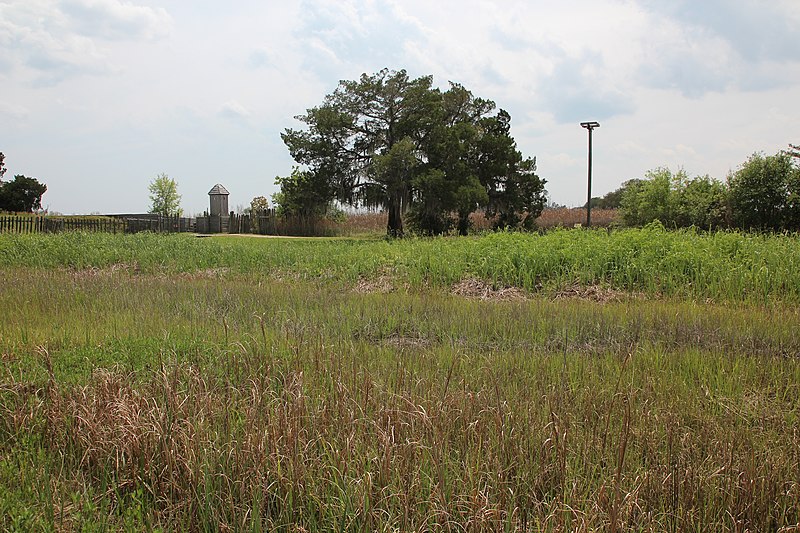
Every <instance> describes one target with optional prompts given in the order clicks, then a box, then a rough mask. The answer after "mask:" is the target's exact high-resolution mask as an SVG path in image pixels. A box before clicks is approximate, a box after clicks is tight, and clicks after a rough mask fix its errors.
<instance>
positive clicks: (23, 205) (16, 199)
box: [0, 175, 47, 213]
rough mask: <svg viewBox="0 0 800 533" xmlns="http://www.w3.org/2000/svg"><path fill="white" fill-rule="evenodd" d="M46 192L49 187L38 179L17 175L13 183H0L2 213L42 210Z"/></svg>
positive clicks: (0, 208) (0, 207)
mask: <svg viewBox="0 0 800 533" xmlns="http://www.w3.org/2000/svg"><path fill="white" fill-rule="evenodd" d="M46 191H47V185H45V184H44V183H39V180H37V179H36V178H29V177H26V176H22V175H16V176H14V179H13V180H11V181H5V182H0V211H14V212H19V213H22V212H24V213H30V212H32V211H33V210H35V209H41V208H42V195H43V194H44V193H45V192H46Z"/></svg>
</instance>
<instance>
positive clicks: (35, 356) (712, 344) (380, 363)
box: [0, 228, 800, 532]
mask: <svg viewBox="0 0 800 533" xmlns="http://www.w3.org/2000/svg"><path fill="white" fill-rule="evenodd" d="M798 265H800V245H799V244H798V241H797V238H796V237H793V236H772V237H765V236H749V235H740V234H733V233H731V234H725V233H720V234H716V235H710V236H709V235H703V234H697V233H692V232H665V231H663V230H661V229H659V228H649V229H645V230H625V231H618V232H617V231H615V232H611V233H608V232H606V231H591V232H587V231H555V232H551V233H547V234H545V235H542V236H526V235H519V234H498V235H488V236H485V237H477V238H465V239H410V240H405V241H400V242H390V241H383V240H376V241H367V240H335V239H328V240H310V239H261V238H236V237H220V238H204V239H198V238H194V237H190V236H186V235H178V236H158V235H146V234H141V235H134V236H122V235H116V236H114V235H100V234H97V235H86V234H60V235H51V236H36V235H28V236H0V309H2V310H3V313H2V317H1V318H0V354H1V357H2V365H3V368H2V370H3V376H2V378H0V528H2V529H8V530H48V529H49V530H78V529H80V530H90V531H91V530H98V531H99V530H109V529H111V530H117V529H128V530H131V529H132V530H139V529H163V530H170V531H171V530H251V531H317V530H326V531H330V530H337V531H342V530H343V531H373V530H378V531H426V530H440V531H484V530H488V531H497V530H507V531H572V530H583V531H591V530H611V531H628V530H636V531H725V530H730V531H745V530H750V531H784V532H787V531H793V530H794V529H791V528H796V527H797V524H798V522H800V430H798V427H800V420H799V418H800V327H799V326H800V310H798V306H797V303H798V299H800V298H798V296H800V279H798V278H800V274H798V273H797V266H798Z"/></svg>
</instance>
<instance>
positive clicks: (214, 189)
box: [208, 183, 230, 196]
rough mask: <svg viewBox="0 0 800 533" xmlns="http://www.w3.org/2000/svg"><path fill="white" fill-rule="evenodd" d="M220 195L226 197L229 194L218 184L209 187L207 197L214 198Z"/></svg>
mask: <svg viewBox="0 0 800 533" xmlns="http://www.w3.org/2000/svg"><path fill="white" fill-rule="evenodd" d="M221 194H225V195H228V194H230V193H229V192H228V189H226V188H225V187H223V186H222V185H221V184H219V183H217V184H216V185H214V186H213V187H211V190H210V191H208V195H209V196H215V195H221Z"/></svg>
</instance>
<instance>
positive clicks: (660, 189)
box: [620, 167, 686, 227]
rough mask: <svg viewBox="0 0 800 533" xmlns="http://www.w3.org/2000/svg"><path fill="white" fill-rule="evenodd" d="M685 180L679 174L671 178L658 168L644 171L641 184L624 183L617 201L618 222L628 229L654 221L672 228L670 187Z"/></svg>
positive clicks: (673, 197)
mask: <svg viewBox="0 0 800 533" xmlns="http://www.w3.org/2000/svg"><path fill="white" fill-rule="evenodd" d="M685 178H686V173H685V172H683V171H682V170H681V171H679V172H678V173H677V174H676V175H675V176H673V175H672V172H671V171H670V170H669V169H668V168H663V167H660V168H657V169H654V170H648V171H647V173H646V174H645V179H643V180H636V181H633V180H632V181H631V182H628V186H627V187H626V188H625V191H624V192H623V194H622V198H621V200H620V209H621V211H622V220H623V221H624V222H625V224H626V225H628V226H644V225H645V224H649V223H650V222H653V221H654V220H658V221H660V222H661V223H662V224H663V225H664V226H667V227H669V226H674V225H675V218H674V211H675V207H676V206H675V204H676V199H677V198H676V195H675V194H674V193H673V187H672V185H673V182H674V181H677V182H680V181H681V180H684V179H685Z"/></svg>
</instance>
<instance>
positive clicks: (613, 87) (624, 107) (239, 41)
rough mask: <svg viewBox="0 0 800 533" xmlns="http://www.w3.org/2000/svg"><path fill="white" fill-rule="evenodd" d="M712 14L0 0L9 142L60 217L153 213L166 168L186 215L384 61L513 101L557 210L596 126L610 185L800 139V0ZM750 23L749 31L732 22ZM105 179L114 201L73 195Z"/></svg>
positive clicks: (480, 4) (257, 185)
mask: <svg viewBox="0 0 800 533" xmlns="http://www.w3.org/2000/svg"><path fill="white" fill-rule="evenodd" d="M762 5H763V6H764V11H763V14H759V13H757V12H756V11H753V10H754V9H755V7H757V6H762ZM708 6H711V7H713V10H712V9H710V8H709V7H707V6H706V3H704V2H694V3H689V1H688V0H676V1H675V2H660V1H659V2H657V3H656V1H655V0H574V1H571V2H567V3H565V2H562V3H554V2H548V1H545V0H461V1H458V2H457V1H455V0H442V1H440V2H430V1H429V0H402V1H400V0H313V1H312V0H301V1H297V2H230V3H227V4H219V3H213V2H181V1H179V0H64V1H63V2H60V1H57V0H25V1H23V0H19V1H13V2H9V1H4V0H0V83H2V85H0V86H2V88H3V89H2V95H0V99H2V103H0V116H2V118H3V119H4V120H3V121H0V122H2V123H3V126H4V128H2V129H0V146H1V147H2V148H3V150H4V152H5V153H6V155H8V156H9V159H11V160H13V161H14V162H15V164H16V165H18V166H19V169H20V171H21V172H25V173H29V174H32V175H37V176H41V177H42V178H43V179H44V180H45V182H46V183H48V185H49V186H50V185H52V187H51V188H50V192H49V193H48V197H47V199H48V202H50V203H51V206H52V207H53V208H54V209H58V210H61V211H64V212H80V211H83V212H91V211H105V210H107V209H112V207H110V206H109V207H105V206H107V205H110V204H111V202H113V209H115V210H120V211H136V210H138V209H143V208H144V207H146V203H147V192H146V184H147V182H148V180H149V178H151V177H152V176H153V175H155V174H156V173H158V172H167V173H169V174H170V175H173V174H174V175H175V177H176V178H179V180H180V184H181V192H182V194H183V195H184V199H185V203H186V205H185V206H184V207H185V208H186V209H187V210H189V211H198V210H199V211H202V209H203V208H205V207H206V205H205V204H206V203H207V196H206V192H207V191H208V189H209V188H210V187H211V185H213V184H214V183H216V182H217V181H219V180H220V177H219V176H220V175H229V176H231V177H230V179H229V180H228V181H226V183H225V185H226V186H227V187H228V188H229V189H230V190H231V193H232V199H231V201H232V202H234V203H247V202H248V201H249V199H250V198H252V197H253V196H257V195H265V196H269V195H270V194H271V193H272V192H274V191H275V188H274V186H273V184H272V182H273V177H274V176H275V175H285V174H286V173H287V172H289V170H290V168H291V164H292V162H291V159H290V158H289V156H288V153H287V150H286V148H285V146H283V144H282V141H281V139H280V132H281V131H282V130H283V129H284V128H287V127H302V125H301V124H298V123H297V122H295V121H294V119H293V118H292V117H294V116H295V115H298V114H302V113H303V111H304V110H305V109H307V108H309V107H312V106H315V105H318V104H319V103H320V102H321V101H322V99H323V98H324V96H325V95H326V94H327V93H330V92H331V91H333V90H334V89H335V87H336V85H337V82H338V81H339V80H341V79H356V78H358V76H360V75H361V74H362V73H364V72H366V73H374V72H376V71H378V70H380V69H381V68H384V67H388V68H390V69H401V68H403V69H406V70H407V71H408V72H409V75H411V76H413V77H417V76H423V75H429V74H430V75H433V76H434V83H435V84H436V85H438V86H440V87H446V86H447V82H448V81H454V82H458V83H461V84H463V85H464V86H465V87H467V88H468V89H470V90H471V91H472V92H473V93H474V94H476V95H477V96H481V97H484V98H489V99H492V100H494V101H495V102H496V103H497V104H498V106H499V107H503V108H505V109H507V110H508V111H509V112H510V113H511V116H512V134H513V135H514V136H515V138H516V140H517V143H518V146H519V147H520V149H521V150H522V152H523V153H524V154H525V155H526V156H538V158H537V161H538V164H539V172H540V173H541V175H542V176H543V177H544V178H546V179H547V180H548V186H547V187H548V190H549V191H550V192H551V197H552V198H553V199H554V200H555V201H557V202H559V203H568V204H579V203H580V204H582V203H583V202H584V201H585V198H584V196H585V179H586V130H584V129H582V128H580V126H579V125H578V122H579V121H581V120H599V121H600V122H601V123H602V128H601V129H600V130H598V131H597V132H595V134H594V135H595V137H594V151H595V152H594V157H595V159H594V170H593V180H594V182H595V187H596V192H597V193H603V192H605V191H608V190H613V189H615V188H617V187H618V186H619V184H620V183H622V182H623V181H625V180H627V179H630V178H632V177H636V176H641V175H642V174H643V173H644V172H645V171H646V170H648V169H650V168H654V167H657V166H661V165H667V166H670V167H672V168H676V167H677V166H684V167H685V168H686V169H687V172H689V173H690V174H694V173H699V174H705V173H710V174H711V175H712V176H715V177H719V178H722V177H724V175H725V173H726V172H727V171H728V170H729V169H731V168H735V167H737V166H738V165H739V164H740V163H741V162H742V161H744V159H746V158H747V156H748V155H749V154H751V153H752V152H754V151H758V150H764V151H766V152H768V153H774V152H775V151H777V150H779V149H781V148H783V147H785V146H786V143H788V142H800V139H797V138H796V135H795V132H796V124H797V123H798V122H799V121H800V111H798V110H797V107H796V105H795V103H796V94H797V91H798V89H800V57H797V56H800V53H797V46H799V45H797V44H796V43H794V42H793V41H792V42H790V39H793V36H794V35H796V34H797V33H798V32H797V29H800V27H799V26H798V24H799V23H800V12H798V11H797V10H796V7H795V6H796V0H774V2H770V3H766V2H757V1H756V0H741V1H737V2H725V1H722V0H709V2H708ZM764 14H766V15H764ZM765 16H767V17H773V16H774V17H776V18H775V20H764V17H765ZM748 18H750V20H752V22H753V23H752V24H751V25H750V26H749V27H745V30H746V31H745V30H741V29H740V30H739V33H741V39H738V40H737V33H736V32H734V31H733V30H731V29H730V28H733V27H736V24H739V25H741V24H742V23H743V22H746V21H748ZM725 21H728V22H729V23H730V27H729V26H728V25H727V24H728V22H725ZM770 32H771V33H774V34H775V35H770V34H769V33H770ZM798 42H800V41H798ZM783 44H785V45H786V46H785V47H783ZM87 74H88V75H91V77H90V78H89V77H88V76H87ZM12 131H13V134H12ZM792 136H794V137H795V138H792ZM93 180H107V181H108V183H109V184H113V185H109V190H111V191H113V190H117V191H119V194H118V196H116V197H115V196H114V195H113V194H110V196H109V197H102V196H100V195H98V196H97V197H96V198H87V197H86V195H84V194H80V195H76V196H70V194H71V192H70V191H73V190H78V189H86V188H89V187H88V184H89V183H90V182H91V181H93ZM140 182H141V183H140ZM75 184H82V185H86V187H75ZM234 197H236V198H234Z"/></svg>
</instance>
